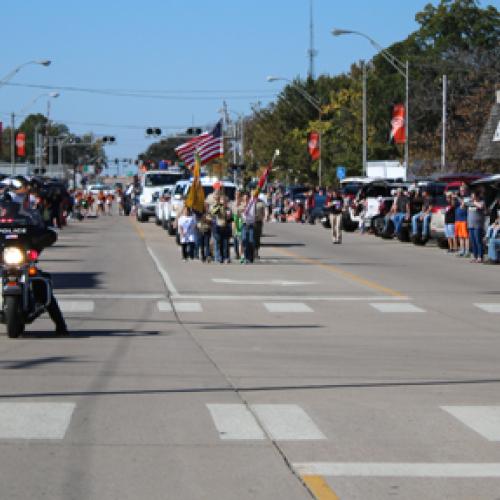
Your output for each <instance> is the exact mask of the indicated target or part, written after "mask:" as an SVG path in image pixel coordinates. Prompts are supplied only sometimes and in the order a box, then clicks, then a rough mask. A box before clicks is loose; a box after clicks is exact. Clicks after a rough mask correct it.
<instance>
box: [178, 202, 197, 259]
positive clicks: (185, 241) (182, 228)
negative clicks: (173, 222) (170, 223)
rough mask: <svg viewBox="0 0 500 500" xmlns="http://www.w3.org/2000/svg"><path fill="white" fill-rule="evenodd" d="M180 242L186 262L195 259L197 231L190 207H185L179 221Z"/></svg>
mask: <svg viewBox="0 0 500 500" xmlns="http://www.w3.org/2000/svg"><path fill="white" fill-rule="evenodd" d="M178 228H179V240H180V243H181V248H182V259H183V260H184V261H186V260H187V259H188V258H190V259H191V260H193V258H194V239H195V231H196V221H195V218H194V217H193V216H192V215H191V211H190V210H189V208H188V207H184V209H183V210H182V215H181V216H180V217H179V221H178Z"/></svg>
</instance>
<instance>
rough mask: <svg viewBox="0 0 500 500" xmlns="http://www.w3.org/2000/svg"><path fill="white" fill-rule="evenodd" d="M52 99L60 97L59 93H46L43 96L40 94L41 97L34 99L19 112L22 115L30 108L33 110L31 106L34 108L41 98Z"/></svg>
mask: <svg viewBox="0 0 500 500" xmlns="http://www.w3.org/2000/svg"><path fill="white" fill-rule="evenodd" d="M45 96H47V97H52V98H54V99H55V98H56V97H59V92H44V93H43V94H40V95H37V96H36V97H35V98H34V99H32V100H31V101H30V102H29V103H28V104H26V105H25V106H24V107H23V108H22V109H21V111H19V113H18V114H19V115H22V114H23V113H24V112H25V111H27V110H28V108H31V106H33V104H35V102H36V101H38V99H40V98H41V97H45Z"/></svg>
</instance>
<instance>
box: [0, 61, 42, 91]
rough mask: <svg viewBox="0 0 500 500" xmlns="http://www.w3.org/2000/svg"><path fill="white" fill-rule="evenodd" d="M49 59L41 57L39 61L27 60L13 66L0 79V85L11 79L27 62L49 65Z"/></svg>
mask: <svg viewBox="0 0 500 500" xmlns="http://www.w3.org/2000/svg"><path fill="white" fill-rule="evenodd" d="M50 63H51V61H49V60H48V59H42V60H40V61H28V62H25V63H23V64H20V65H19V66H17V67H16V68H14V69H13V70H12V71H10V72H9V73H7V74H6V75H5V76H4V77H3V78H1V79H0V87H2V86H3V85H5V84H6V83H7V82H8V81H9V80H11V79H12V78H13V77H14V76H15V75H16V74H17V73H19V71H20V70H21V69H22V68H24V67H25V66H28V65H29V64H40V65H42V66H50Z"/></svg>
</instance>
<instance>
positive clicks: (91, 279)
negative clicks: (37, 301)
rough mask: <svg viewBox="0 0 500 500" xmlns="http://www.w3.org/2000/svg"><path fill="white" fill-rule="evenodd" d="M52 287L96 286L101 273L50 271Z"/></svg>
mask: <svg viewBox="0 0 500 500" xmlns="http://www.w3.org/2000/svg"><path fill="white" fill-rule="evenodd" d="M50 274H51V276H52V283H53V284H54V288H55V289H56V290H57V289H59V290H61V289H64V288H97V287H98V286H99V284H100V281H99V275H100V274H101V273H50Z"/></svg>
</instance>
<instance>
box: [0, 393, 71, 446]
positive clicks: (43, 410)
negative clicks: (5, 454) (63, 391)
mask: <svg viewBox="0 0 500 500" xmlns="http://www.w3.org/2000/svg"><path fill="white" fill-rule="evenodd" d="M74 409H75V403H34V402H33V403H32V402H30V403H0V439H63V438H64V435H65V434H66V430H67V428H68V426H69V423H70V420H71V416H72V414H73V410H74Z"/></svg>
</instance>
